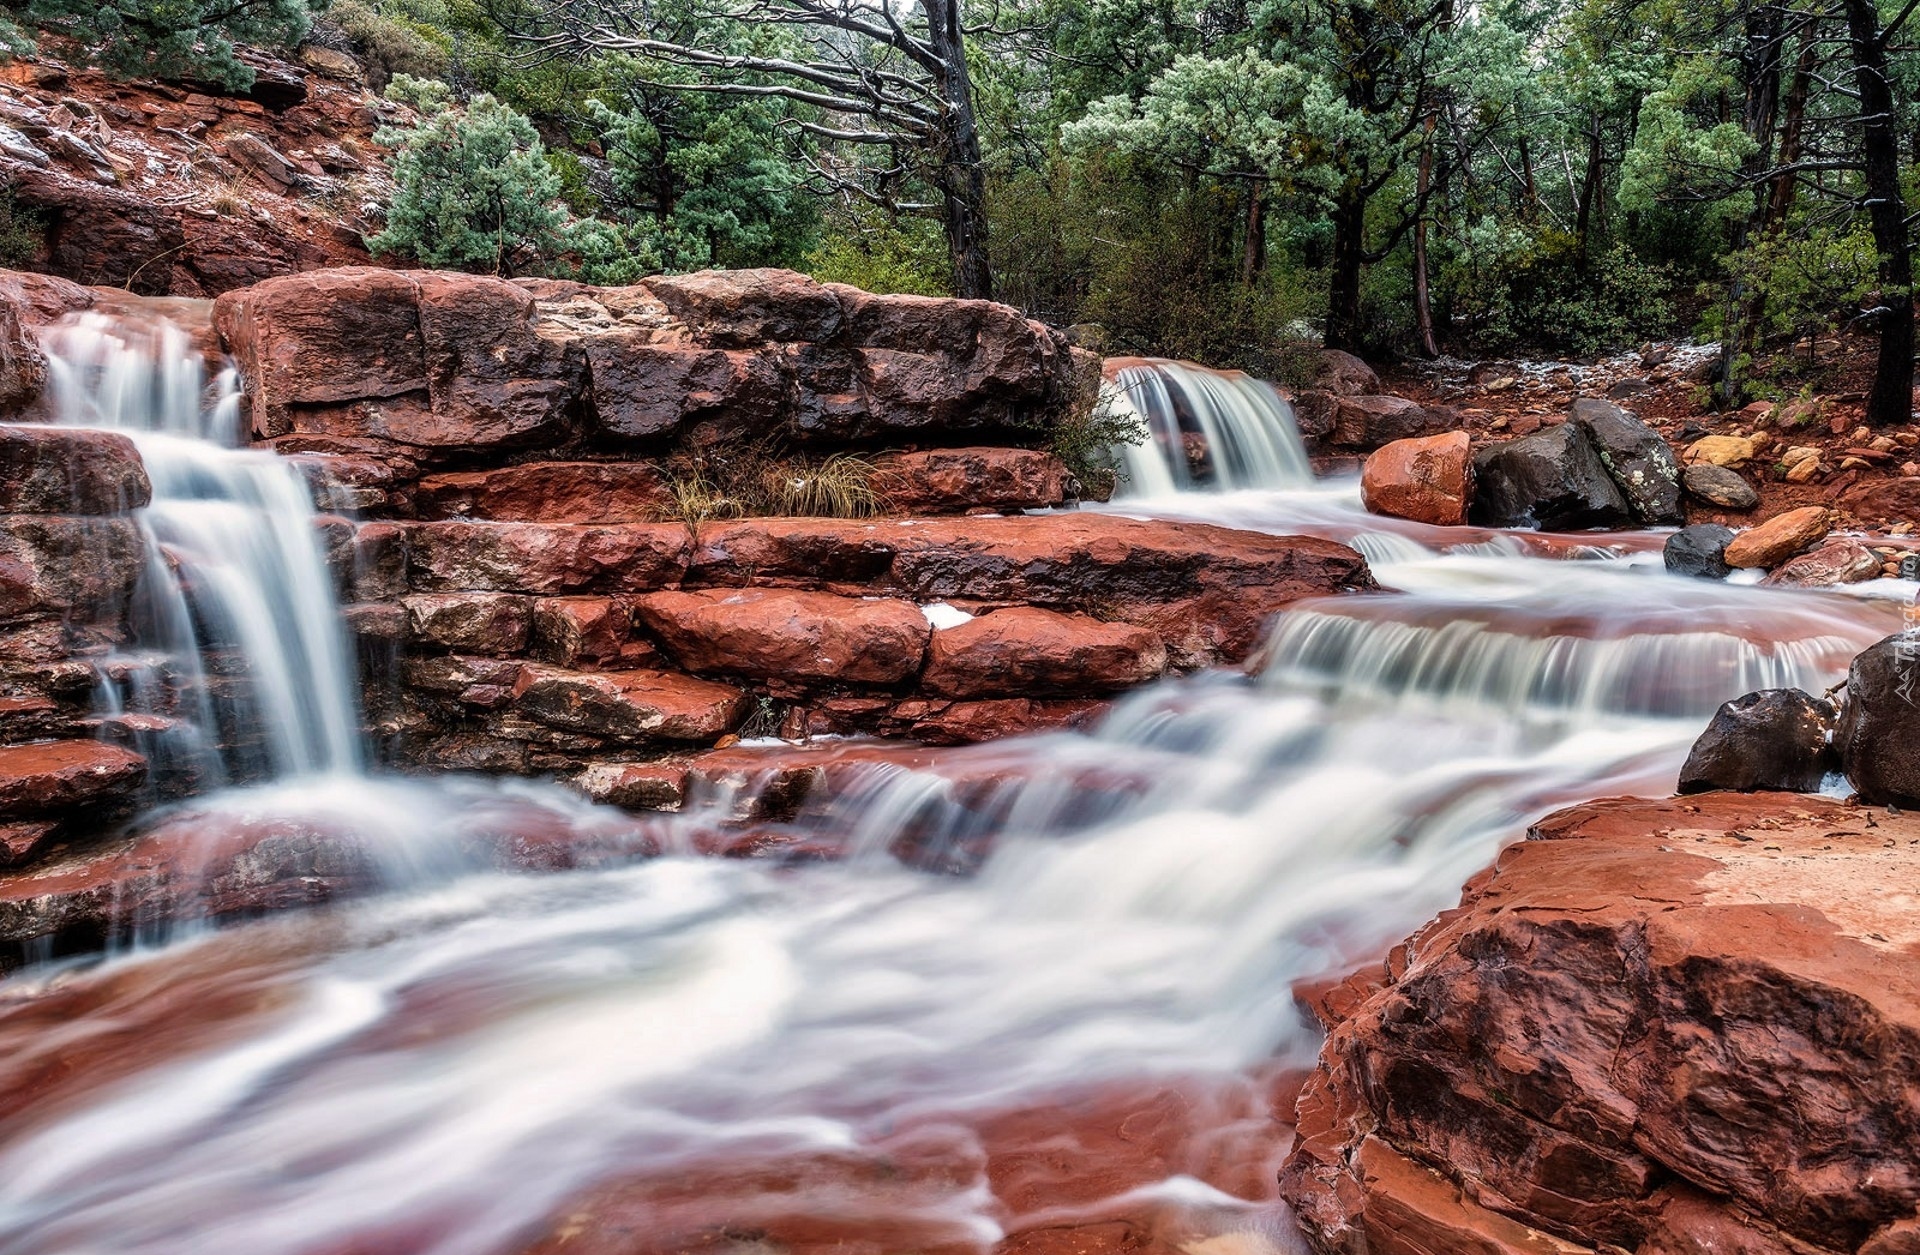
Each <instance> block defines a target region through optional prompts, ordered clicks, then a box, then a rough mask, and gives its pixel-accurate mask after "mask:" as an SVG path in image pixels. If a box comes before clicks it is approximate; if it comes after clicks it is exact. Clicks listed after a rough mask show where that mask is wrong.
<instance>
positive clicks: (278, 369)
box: [213, 267, 427, 437]
mask: <svg viewBox="0 0 1920 1255" xmlns="http://www.w3.org/2000/svg"><path fill="white" fill-rule="evenodd" d="M416 292H417V286H416V284H415V283H414V281H413V279H412V278H410V277H409V276H407V275H404V274H399V273H395V272H393V271H387V270H375V269H370V268H366V267H345V268H342V269H339V270H323V271H316V272H314V273H312V274H302V275H288V276H286V277H284V278H280V279H271V280H268V281H267V282H265V283H260V284H256V285H254V286H253V287H250V288H245V289H242V290H240V291H237V292H230V293H228V294H226V295H224V296H222V297H220V298H219V299H218V300H216V301H215V302H214V306H213V320H214V326H215V328H216V329H217V330H218V331H219V333H220V338H221V339H222V340H223V341H224V342H225V343H226V345H227V347H228V348H229V349H230V350H231V351H232V353H233V354H234V356H235V357H236V358H237V359H238V361H239V363H240V369H241V371H242V373H243V374H244V375H245V376H246V379H247V382H248V385H249V388H250V390H251V393H252V396H251V399H252V404H253V430H254V433H255V434H256V435H259V436H262V437H269V436H280V435H285V434H287V433H288V432H292V431H296V430H305V429H306V428H304V427H302V426H300V425H298V424H297V422H296V418H295V407H297V406H303V405H314V404H319V403H328V402H334V403H338V402H351V401H357V400H362V399H366V398H387V397H399V396H403V395H405V394H407V393H410V392H418V393H421V394H423V395H424V394H425V392H426V390H427V363H426V351H425V347H424V344H423V341H422V338H421V334H420V310H419V306H418V305H417V303H416V297H415V294H416ZM336 434H352V433H336ZM376 434H381V433H376Z"/></svg>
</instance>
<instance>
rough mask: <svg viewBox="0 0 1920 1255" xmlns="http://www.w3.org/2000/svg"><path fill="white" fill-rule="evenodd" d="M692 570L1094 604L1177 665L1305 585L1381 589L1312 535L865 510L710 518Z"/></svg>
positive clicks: (1106, 518) (1341, 552)
mask: <svg viewBox="0 0 1920 1255" xmlns="http://www.w3.org/2000/svg"><path fill="white" fill-rule="evenodd" d="M688 577H689V579H694V580H698V581H699V582H702V583H712V584H734V583H743V582H745V581H746V580H747V579H749V578H752V579H754V580H756V581H760V582H769V583H771V582H783V583H812V584H820V583H828V584H860V585H865V586H868V587H870V588H872V590H873V591H875V592H887V591H897V592H900V593H904V594H905V595H906V596H908V597H910V598H912V599H913V600H914V601H916V602H918V603H920V604H925V603H927V602H931V601H942V600H953V599H959V600H962V601H968V602H982V603H987V604H1000V605H1029V606H1039V607H1042V608H1046V609H1057V610H1069V611H1079V612H1081V613H1087V612H1089V611H1094V610H1098V611H1101V612H1102V613H1103V614H1105V615H1108V616H1110V617H1113V618H1117V619H1120V620H1123V621H1125V622H1131V623H1138V624H1140V625H1142V626H1146V627H1150V628H1153V629H1154V630H1155V631H1156V632H1158V633H1159V634H1160V636H1161V639H1162V640H1164V641H1165V642H1166V643H1167V646H1168V649H1169V652H1170V654H1171V656H1172V659H1173V661H1174V663H1175V665H1178V666H1182V667H1191V666H1203V665H1209V664H1212V663H1218V662H1237V661H1240V660H1241V659H1243V658H1245V657H1246V655H1247V653H1248V652H1249V651H1251V650H1252V648H1253V646H1254V645H1255V644H1257V643H1258V641H1259V639H1260V635H1261V632H1262V631H1263V629H1264V627H1265V624H1266V620H1267V618H1268V616H1270V615H1271V614H1273V613H1274V612H1275V611H1277V610H1279V609H1280V608H1281V607H1283V606H1285V605H1287V604H1289V603H1291V602H1293V601H1297V600H1299V599H1300V598H1302V597H1308V596H1314V595H1319V594H1325V593H1336V592H1345V591H1360V590H1365V589H1371V588H1373V587H1374V583H1373V577H1372V575H1371V574H1370V573H1369V572H1368V571H1367V567H1366V562H1365V560H1364V559H1363V558H1361V557H1360V555H1359V554H1357V553H1355V552H1354V551H1353V550H1351V549H1349V548H1347V547H1346V546H1344V545H1339V544H1335V543H1333V542H1331V541H1325V540H1318V539H1314V538H1312V537H1303V536H1268V535H1265V534H1262V533H1256V532H1244V531H1237V530H1235V529H1232V528H1225V527H1215V526H1212V525H1210V524H1200V523H1174V522H1168V521H1163V520H1140V519H1128V518H1122V517H1120V516H1118V515H1110V514H1095V513H1091V512H1087V513H1076V514H1070V515H1060V516H1048V517H1037V516H1011V517H1006V518H972V519H932V520H924V521H915V522H907V521H878V522H863V521H859V520H842V519H756V520H749V521H745V522H739V523H728V524H722V525H718V526H709V527H706V528H703V529H701V534H700V539H699V543H698V544H697V545H696V546H695V547H694V549H693V552H692V557H691V561H690V565H689V568H688Z"/></svg>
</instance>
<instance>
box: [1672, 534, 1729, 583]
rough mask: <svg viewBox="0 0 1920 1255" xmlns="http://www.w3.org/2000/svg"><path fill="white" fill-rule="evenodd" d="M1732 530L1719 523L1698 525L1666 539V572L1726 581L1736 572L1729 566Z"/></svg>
mask: <svg viewBox="0 0 1920 1255" xmlns="http://www.w3.org/2000/svg"><path fill="white" fill-rule="evenodd" d="M1732 540H1733V529H1732V528H1731V527H1727V526H1724V525H1723V524H1720V523H1695V524H1694V525H1693V526H1692V527H1683V528H1681V529H1680V530H1679V531H1677V532H1675V533H1674V534H1673V535H1671V536H1669V537H1667V543H1666V547H1665V549H1664V550H1663V551H1662V554H1663V557H1664V560H1665V562H1666V567H1667V570H1669V571H1672V572H1673V573H1674V574H1675V575H1689V576H1692V577H1693V578H1695V579H1703V580H1723V579H1725V578H1727V576H1729V575H1731V574H1732V573H1733V568H1732V567H1730V566H1728V565H1727V545H1728V544H1729V543H1730V542H1731V541H1732Z"/></svg>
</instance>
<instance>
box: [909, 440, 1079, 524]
mask: <svg viewBox="0 0 1920 1255" xmlns="http://www.w3.org/2000/svg"><path fill="white" fill-rule="evenodd" d="M875 469H876V472H877V473H876V474H875V476H874V484H873V486H874V491H875V492H877V493H878V494H879V495H880V496H881V498H882V499H883V500H885V502H886V503H887V507H888V508H889V509H891V510H898V511H902V512H905V513H910V514H911V513H919V514H964V513H966V512H967V511H969V510H1035V509H1044V508H1046V507H1048V506H1057V505H1059V504H1060V503H1061V502H1063V501H1064V500H1066V482H1067V468H1066V465H1065V464H1064V463H1063V462H1061V461H1060V459H1059V458H1057V457H1055V456H1054V455H1053V454H1051V453H1047V452H1044V451H1042V450H1039V449H1008V448H994V447H987V448H974V449H926V450H921V451H919V452H915V453H892V454H887V455H886V456H884V457H881V458H879V459H877V460H876V463H875Z"/></svg>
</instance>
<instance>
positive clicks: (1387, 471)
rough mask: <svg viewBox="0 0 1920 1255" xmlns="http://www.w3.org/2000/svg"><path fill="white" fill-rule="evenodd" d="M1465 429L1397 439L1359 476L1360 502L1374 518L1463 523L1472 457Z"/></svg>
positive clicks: (1371, 459) (1448, 524)
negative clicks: (1380, 515) (1382, 516)
mask: <svg viewBox="0 0 1920 1255" xmlns="http://www.w3.org/2000/svg"><path fill="white" fill-rule="evenodd" d="M1469 443H1470V442H1469V441H1468V439H1467V433H1466V432H1464V431H1449V432H1445V433H1443V434H1441V435H1438V436H1424V437H1416V438H1414V439H1410V440H1396V441H1394V442H1393V443H1391V444H1388V445H1385V446H1383V447H1381V448H1380V449H1378V450H1376V451H1375V452H1374V453H1373V455H1372V456H1371V457H1369V458H1368V459H1367V464H1366V466H1365V467H1364V468H1363V469H1362V470H1361V472H1360V499H1361V501H1363V502H1364V503H1365V504H1366V507H1367V509H1369V510H1371V511H1373V512H1374V513H1375V514H1384V515H1387V516H1389V517H1391V518H1397V519H1412V520H1413V521H1415V522H1417V523H1434V524H1438V525H1440V526H1443V527H1452V526H1458V525H1460V524H1463V523H1465V522H1466V521H1467V503H1468V501H1469V499H1470V498H1471V497H1472V495H1473V459H1472V457H1471V455H1470V453H1469V451H1468V445H1469Z"/></svg>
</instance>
